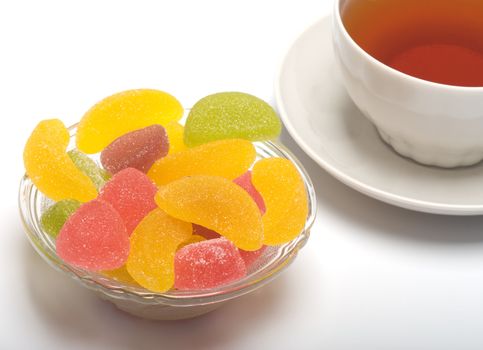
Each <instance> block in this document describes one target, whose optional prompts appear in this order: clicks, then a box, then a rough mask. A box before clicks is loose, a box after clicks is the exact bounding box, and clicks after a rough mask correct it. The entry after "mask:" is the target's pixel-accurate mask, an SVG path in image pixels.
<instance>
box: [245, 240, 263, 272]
mask: <svg viewBox="0 0 483 350" xmlns="http://www.w3.org/2000/svg"><path fill="white" fill-rule="evenodd" d="M265 249H267V246H266V245H264V246H262V247H261V248H260V249H257V250H255V251H253V252H247V251H246V250H243V249H239V251H240V256H241V257H242V259H243V261H244V262H245V266H246V267H247V269H249V268H250V267H251V266H252V265H253V263H255V261H257V259H258V258H259V257H260V256H261V255H262V254H263V252H264V251H265Z"/></svg>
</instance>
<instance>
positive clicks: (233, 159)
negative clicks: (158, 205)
mask: <svg viewBox="0 0 483 350" xmlns="http://www.w3.org/2000/svg"><path fill="white" fill-rule="evenodd" d="M255 157H256V152H255V147H254V146H253V144H252V143H251V142H250V141H246V140H239V139H234V140H222V141H215V142H210V143H207V144H204V145H201V146H198V147H194V148H191V149H187V150H186V151H183V152H179V153H175V154H170V155H168V156H166V157H164V158H161V159H159V160H158V161H156V162H155V163H154V164H153V166H152V168H151V169H150V170H149V172H148V176H149V177H150V178H151V179H152V180H153V181H154V182H155V183H156V184H158V185H165V184H167V183H169V182H171V181H174V180H177V179H179V178H182V177H184V176H192V175H212V176H222V177H225V178H227V179H230V180H233V179H234V178H236V177H238V176H240V175H241V174H243V173H244V172H245V171H247V170H248V168H249V167H250V166H251V164H252V163H253V162H254V161H255Z"/></svg>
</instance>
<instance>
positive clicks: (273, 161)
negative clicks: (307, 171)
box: [252, 158, 308, 245]
mask: <svg viewBox="0 0 483 350" xmlns="http://www.w3.org/2000/svg"><path fill="white" fill-rule="evenodd" d="M252 183H253V186H255V188H256V189H257V191H258V192H259V193H260V194H261V195H262V197H263V200H264V201H265V206H266V208H267V211H266V212H265V215H263V228H264V241H263V243H264V244H267V245H277V244H281V243H285V242H289V241H291V240H292V239H294V238H295V237H297V236H298V235H299V233H300V232H301V231H302V229H303V228H304V226H305V221H306V219H307V214H308V203H307V192H306V191H305V186H304V183H303V181H302V178H301V177H300V175H299V173H298V171H297V169H296V168H295V166H294V165H293V164H292V163H291V162H290V161H289V160H287V159H282V158H267V159H263V160H260V161H258V162H257V163H255V165H254V167H253V170H252Z"/></svg>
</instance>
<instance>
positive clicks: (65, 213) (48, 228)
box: [40, 199, 81, 238]
mask: <svg viewBox="0 0 483 350" xmlns="http://www.w3.org/2000/svg"><path fill="white" fill-rule="evenodd" d="M80 205H81V202H79V201H76V200H75V199H63V200H61V201H59V202H57V203H54V204H53V205H52V206H50V207H49V208H48V209H47V210H46V211H45V212H43V213H42V216H41V217H40V226H41V227H42V229H43V230H44V231H45V232H47V233H48V234H49V235H51V236H52V237H54V238H55V237H57V235H58V234H59V231H60V229H61V228H62V226H64V223H65V221H66V220H67V219H68V218H69V216H71V215H72V213H73V212H75V211H76V210H77V209H78V208H79V207H80Z"/></svg>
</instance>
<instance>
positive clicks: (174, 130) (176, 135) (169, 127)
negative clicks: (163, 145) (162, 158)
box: [164, 121, 187, 154]
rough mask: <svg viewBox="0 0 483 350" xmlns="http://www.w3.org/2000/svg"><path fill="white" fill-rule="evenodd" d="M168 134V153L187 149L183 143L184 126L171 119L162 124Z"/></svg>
mask: <svg viewBox="0 0 483 350" xmlns="http://www.w3.org/2000/svg"><path fill="white" fill-rule="evenodd" d="M164 128H165V129H166V132H167V134H168V141H169V153H168V154H173V153H178V152H181V151H184V150H186V149H187V147H186V145H185V144H184V140H183V138H184V126H183V125H181V124H180V123H178V122H175V121H172V122H169V123H168V124H166V125H165V126H164Z"/></svg>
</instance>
